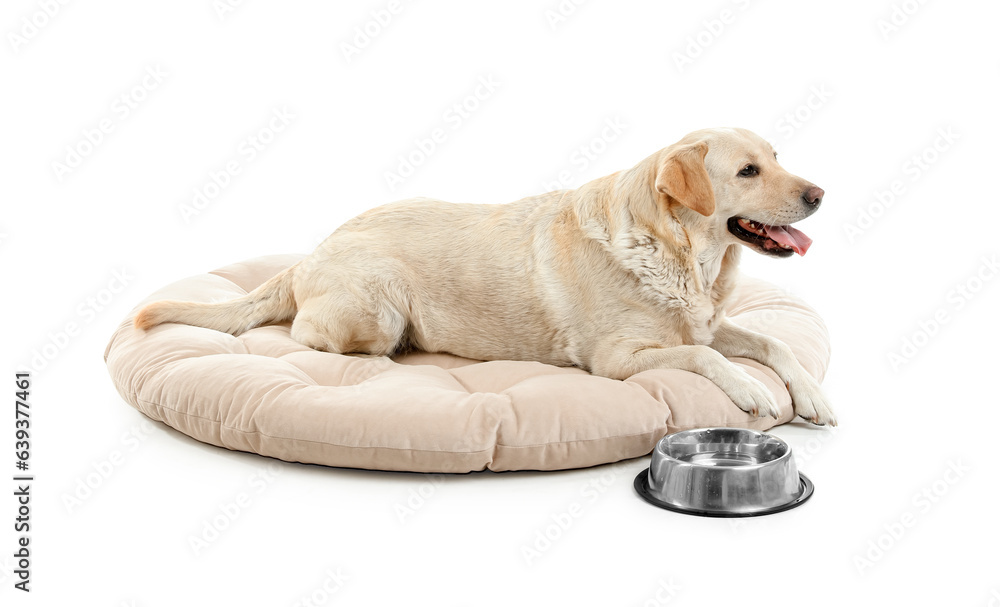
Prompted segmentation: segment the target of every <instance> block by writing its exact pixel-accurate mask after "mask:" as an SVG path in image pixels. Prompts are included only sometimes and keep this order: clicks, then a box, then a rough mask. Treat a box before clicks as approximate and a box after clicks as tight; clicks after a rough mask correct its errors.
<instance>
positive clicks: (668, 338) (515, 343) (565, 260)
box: [135, 129, 836, 424]
mask: <svg viewBox="0 0 1000 607" xmlns="http://www.w3.org/2000/svg"><path fill="white" fill-rule="evenodd" d="M748 164H753V165H755V166H756V167H758V169H759V175H756V176H753V177H745V176H744V177H741V176H739V175H738V173H739V171H740V170H741V169H742V168H744V167H746V166H747V165H748ZM809 188H815V186H813V185H812V184H811V183H809V182H808V181H806V180H804V179H801V178H799V177H796V176H794V175H791V174H790V173H788V172H787V171H785V170H784V169H782V168H781V167H780V166H779V165H778V163H777V160H776V159H775V155H774V151H773V149H772V148H771V146H770V145H769V144H768V143H767V142H766V141H764V140H763V139H761V138H760V137H758V136H757V135H755V134H753V133H751V132H749V131H746V130H742V129H712V130H704V131H697V132H694V133H691V134H690V135H688V136H686V137H685V138H684V139H682V140H681V141H679V142H677V143H676V144H674V145H672V146H670V147H667V148H665V149H663V150H660V151H659V152H657V153H655V154H653V155H652V156H650V157H648V158H646V159H645V160H643V161H642V162H640V163H639V164H638V165H636V166H635V167H633V168H631V169H629V170H625V171H620V172H618V173H614V174H612V175H609V176H607V177H602V178H600V179H596V180H594V181H591V182H589V183H587V184H584V185H583V186H582V187H580V188H578V189H576V190H562V191H558V192H551V193H548V194H542V195H539V196H533V197H529V198H525V199H523V200H519V201H517V202H513V203H510V204H501V205H473V204H451V203H447V202H442V201H438V200H430V199H414V200H406V201H402V202H397V203H393V204H388V205H385V206H382V207H378V208H375V209H372V210H370V211H368V212H366V213H363V214H362V215H360V216H358V217H356V218H354V219H352V220H350V221H348V222H347V223H346V224H344V225H343V226H342V227H341V228H340V229H338V230H337V231H336V232H334V233H333V235H331V236H330V237H329V238H327V239H326V241H324V242H323V243H322V244H321V245H320V246H319V247H318V248H317V249H316V250H315V251H314V252H313V253H312V254H311V255H310V256H308V257H307V258H305V259H304V260H302V261H301V262H299V263H298V264H296V265H294V266H292V267H291V268H289V269H288V270H286V271H285V272H283V273H281V274H279V275H277V276H275V277H274V278H272V279H271V280H269V281H268V282H266V283H264V284H263V285H262V286H261V287H259V288H258V289H256V290H255V291H253V292H252V293H250V294H248V295H246V296H245V297H241V298H238V299H235V300H232V301H229V302H222V303H211V304H206V303H192V302H176V301H160V302H155V303H152V304H150V305H148V306H147V307H145V308H144V309H142V310H141V311H140V312H139V314H138V315H137V316H136V319H135V325H136V326H137V327H140V328H143V329H148V328H150V327H153V326H155V325H157V324H160V323H164V322H182V323H187V324H193V325H198V326H202V327H208V328H213V329H217V330H220V331H226V332H229V333H233V334H238V333H240V332H242V331H245V330H247V329H249V328H252V327H254V326H257V325H261V324H266V323H274V322H281V321H287V320H292V319H294V320H293V322H292V329H291V335H292V337H293V338H294V339H296V340H297V341H299V342H301V343H303V344H305V345H307V346H310V347H313V348H316V349H319V350H325V351H329V352H341V353H346V352H356V353H366V354H373V355H388V354H392V353H393V352H396V351H399V350H401V349H405V348H411V347H412V348H418V349H422V350H426V351H429V352H450V353H452V354H457V355H459V356H464V357H467V358H473V359H480V360H496V359H513V360H535V361H540V362H543V363H548V364H553V365H576V366H579V367H581V368H583V369H587V370H589V371H591V372H592V373H595V374H598V375H603V376H606V377H610V378H617V379H623V378H627V377H629V376H631V375H633V374H635V373H639V372H641V371H645V370H647V369H657V368H672V369H684V370H687V371H691V372H694V373H699V374H701V375H703V376H705V377H707V378H709V379H710V380H712V381H713V382H715V384H716V385H718V386H719V387H720V388H721V389H722V390H723V391H725V393H726V394H727V395H728V396H729V397H730V398H731V399H732V400H733V402H734V403H736V405H737V406H739V407H740V408H741V409H743V410H745V411H748V412H751V413H753V414H757V415H772V416H777V415H778V409H777V406H776V405H775V403H774V400H773V397H772V396H771V394H770V392H769V391H768V389H767V388H766V387H765V386H764V385H763V384H762V383H761V382H759V381H757V380H756V379H754V378H752V377H750V375H748V374H747V373H745V372H744V371H742V370H741V369H740V368H739V367H737V366H735V365H733V364H731V363H730V362H729V361H728V360H726V358H725V357H726V356H743V357H748V358H751V359H755V360H757V361H759V362H761V363H762V364H765V365H767V366H769V367H771V368H772V369H774V370H775V372H776V373H777V374H778V375H779V376H780V377H781V379H782V380H783V381H785V382H786V384H787V385H788V387H789V391H790V393H791V396H792V400H793V404H794V408H795V412H796V413H797V414H798V415H799V416H801V417H803V418H805V419H808V420H810V421H812V422H814V423H818V424H827V423H830V424H835V423H836V420H835V418H834V415H833V413H832V411H831V409H830V406H829V405H828V403H827V401H826V399H825V398H824V396H823V395H822V393H821V391H820V388H819V385H818V384H817V382H816V381H815V380H814V379H813V378H812V377H811V376H810V375H809V374H808V373H807V372H806V371H805V370H804V369H803V368H802V366H801V365H800V364H799V363H798V362H797V361H796V360H795V358H794V356H793V355H792V353H791V351H790V350H789V348H788V347H787V346H786V345H784V344H783V343H781V342H779V341H777V340H775V339H772V338H770V337H766V336H763V335H760V334H757V333H754V332H752V331H749V330H747V329H743V328H741V327H738V326H737V325H735V324H733V323H732V322H730V321H728V320H727V319H726V317H725V313H724V311H723V308H724V304H725V302H726V299H727V297H728V296H729V294H730V292H731V291H732V288H733V286H734V282H735V280H736V272H737V264H738V262H739V258H740V251H741V250H742V246H743V245H744V243H743V241H741V240H739V239H738V238H736V236H734V235H733V234H732V233H730V231H729V230H728V228H727V221H728V220H729V218H731V217H736V216H739V217H746V218H749V219H752V220H755V221H759V222H761V223H768V224H778V225H785V224H789V223H792V222H794V221H797V220H799V219H802V218H804V217H806V216H808V215H809V214H810V213H811V212H812V211H813V210H815V206H812V207H810V205H807V204H805V203H804V202H803V200H802V196H803V192H804V191H807V190H808V189H809ZM817 190H818V188H817ZM819 191H820V192H822V191H821V190H819Z"/></svg>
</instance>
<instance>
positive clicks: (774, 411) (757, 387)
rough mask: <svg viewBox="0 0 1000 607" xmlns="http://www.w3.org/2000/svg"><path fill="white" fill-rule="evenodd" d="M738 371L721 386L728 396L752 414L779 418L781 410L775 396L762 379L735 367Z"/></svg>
mask: <svg viewBox="0 0 1000 607" xmlns="http://www.w3.org/2000/svg"><path fill="white" fill-rule="evenodd" d="M734 368H735V370H736V373H733V374H732V376H731V377H730V378H729V381H727V382H726V383H727V385H726V386H720V387H721V388H722V390H723V392H725V393H726V396H728V397H729V398H731V399H732V401H733V402H734V403H736V406H737V407H739V408H740V409H743V410H744V411H746V412H747V413H749V414H751V415H756V416H757V417H764V416H765V415H769V416H771V417H773V418H775V419H777V418H778V417H779V416H780V415H781V412H780V411H779V410H778V404H777V403H776V402H775V401H774V396H773V395H772V394H771V391H770V390H768V389H767V386H765V385H764V383H763V382H761V381H760V380H757V379H754V378H753V377H752V376H751V375H750V374H749V373H747V372H746V371H744V370H742V369H740V368H738V367H734Z"/></svg>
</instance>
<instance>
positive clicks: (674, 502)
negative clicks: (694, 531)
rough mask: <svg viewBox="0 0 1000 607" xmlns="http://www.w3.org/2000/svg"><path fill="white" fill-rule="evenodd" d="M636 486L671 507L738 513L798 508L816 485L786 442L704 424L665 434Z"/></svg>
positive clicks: (648, 497) (707, 513)
mask: <svg viewBox="0 0 1000 607" xmlns="http://www.w3.org/2000/svg"><path fill="white" fill-rule="evenodd" d="M635 490H636V492H638V493H639V495H640V496H641V497H642V498H643V499H645V500H646V501H647V502H649V503H651V504H653V505H655V506H659V507H661V508H666V509H668V510H674V511H676V512H683V513H685V514H696V515H699V516H728V517H737V516H760V515H763V514H773V513H775V512H782V511H784V510H788V509H790V508H794V507H796V506H798V505H800V504H802V503H803V502H805V501H806V500H807V499H809V498H810V497H811V496H812V493H813V484H812V482H811V481H810V480H809V479H808V478H806V477H805V476H804V475H802V474H800V473H799V471H798V470H797V469H796V467H795V460H794V459H793V458H792V449H791V447H789V446H788V443H786V442H785V441H783V440H781V439H779V438H777V437H774V436H771V435H769V434H764V433H763V432H757V431H756V430H744V429H741V428H704V429H698V430H687V431H685V432H678V433H677V434H671V435H669V436H665V437H663V438H662V439H661V440H660V442H658V443H657V444H656V448H655V449H654V450H653V458H652V461H651V462H650V465H649V469H648V470H645V471H643V472H642V473H640V474H639V476H637V477H635Z"/></svg>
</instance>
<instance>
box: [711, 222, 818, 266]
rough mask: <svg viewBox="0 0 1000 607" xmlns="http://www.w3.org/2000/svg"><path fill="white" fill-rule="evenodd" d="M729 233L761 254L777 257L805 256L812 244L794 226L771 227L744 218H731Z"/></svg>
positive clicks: (810, 240)
mask: <svg viewBox="0 0 1000 607" xmlns="http://www.w3.org/2000/svg"><path fill="white" fill-rule="evenodd" d="M729 231H730V232H732V233H733V235H735V236H736V237H737V238H739V239H740V240H742V241H744V242H746V243H748V244H751V245H753V246H754V247H755V248H757V250H759V251H760V252H761V253H767V254H768V255H775V256H777V257H788V256H789V255H791V254H792V253H798V254H799V255H805V254H806V251H808V250H809V245H811V244H812V239H811V238H809V237H808V236H806V235H805V234H803V233H802V232H801V231H799V230H796V229H795V228H793V227H792V226H769V225H767V224H764V223H760V222H757V221H753V220H751V219H746V218H744V217H730V218H729Z"/></svg>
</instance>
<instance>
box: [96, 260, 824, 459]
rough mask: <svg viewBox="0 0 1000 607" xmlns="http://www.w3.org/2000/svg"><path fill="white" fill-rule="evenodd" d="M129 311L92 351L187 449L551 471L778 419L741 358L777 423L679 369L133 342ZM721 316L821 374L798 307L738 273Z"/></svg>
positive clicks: (224, 285)
mask: <svg viewBox="0 0 1000 607" xmlns="http://www.w3.org/2000/svg"><path fill="white" fill-rule="evenodd" d="M299 259H301V256H299V255H280V256H270V257H262V258H259V259H253V260H250V261H246V262H243V263H238V264H234V265H231V266H227V267H225V268H222V269H220V270H216V271H214V272H211V273H209V274H203V275H201V276H193V277H191V278H187V279H184V280H181V281H178V282H176V283H174V284H172V285H170V286H167V287H165V288H163V289H161V290H159V291H157V292H156V293H154V294H153V295H152V296H151V297H149V298H147V299H146V300H145V301H143V302H142V303H141V304H140V306H137V307H136V310H138V309H139V307H141V306H142V305H144V304H146V303H148V302H151V301H155V300H159V299H186V300H192V301H221V300H225V299H230V298H233V297H237V296H240V295H243V294H245V293H247V292H248V291H251V290H253V289H254V288H255V287H257V286H258V285H260V284H261V283H263V282H264V281H265V280H266V279H268V278H269V277H271V276H273V275H274V274H277V273H278V272H279V271H281V270H283V269H284V268H286V267H288V266H290V265H292V264H293V263H295V262H296V261H298V260H299ZM136 310H133V314H134V312H135V311H136ZM133 314H130V315H129V317H128V318H126V319H125V320H124V321H123V322H122V324H121V326H120V327H119V328H118V330H117V331H116V332H115V334H114V335H113V336H112V338H111V342H110V343H109V344H108V348H107V351H106V352H105V356H104V357H105V360H106V362H107V365H108V370H109V371H110V373H111V377H112V380H113V381H114V384H115V386H116V387H117V389H118V392H119V393H120V394H121V395H122V397H123V398H124V399H125V400H126V401H128V403H129V404H131V405H132V406H133V407H135V408H136V409H138V410H139V411H141V412H143V413H144V414H146V415H147V416H149V417H150V418H152V419H155V420H159V421H162V422H164V423H165V424H167V425H168V426H171V427H173V428H176V429H177V430H180V431H181V432H183V433H185V434H188V435H190V436H192V437H194V438H196V439H198V440H200V441H204V442H206V443H211V444H213V445H218V446H220V447H226V448H228V449H237V450H241V451H250V452H253V453H259V454H261V455H267V456H271V457H276V458H279V459H283V460H287V461H297V462H308V463H315V464H325V465H329V466H345V467H352V468H369V469H380V470H413V471H419V472H468V471H471V470H482V469H485V468H488V469H490V470H557V469H563V468H578V467H584V466H593V465H596V464H601V463H606V462H613V461H617V460H621V459H627V458H632V457H638V456H641V455H644V454H647V453H649V452H650V451H651V450H652V448H653V446H654V444H655V443H656V441H657V440H659V439H660V438H661V437H662V436H663V435H664V434H667V433H670V432H677V431H680V430H686V429H689V428H695V427H705V426H734V427H744V428H755V429H758V430H765V429H767V428H770V427H771V426H773V425H775V423H784V422H787V421H789V420H791V419H792V417H793V416H792V409H791V404H790V399H789V396H788V393H787V391H786V390H785V387H784V385H782V383H781V382H780V381H779V380H778V377H777V375H775V373H774V372H773V371H771V370H770V369H768V368H765V367H763V366H762V365H760V364H758V363H756V362H753V361H749V360H746V359H734V360H735V361H736V363H737V364H739V365H741V366H743V367H744V368H745V369H746V370H747V371H749V372H750V374H752V375H753V376H754V377H756V378H758V379H760V380H762V381H763V382H764V383H765V384H766V385H767V386H768V387H770V388H771V390H772V391H773V392H774V394H775V395H776V397H777V400H778V404H779V405H780V406H781V410H782V416H781V418H780V419H779V420H777V421H775V420H773V419H770V418H760V419H754V418H751V417H750V416H749V415H748V414H747V413H744V412H743V411H741V410H740V409H738V408H737V407H736V406H735V405H734V404H733V403H732V402H731V401H730V400H729V399H728V398H727V397H726V396H725V395H724V394H723V393H722V391H721V390H719V389H718V388H717V387H716V386H715V385H714V384H712V383H711V382H710V381H708V380H707V379H705V378H703V377H701V376H699V375H695V374H693V373H688V372H686V371H676V370H656V371H646V372H644V373H639V374H637V375H635V376H633V377H631V378H629V379H627V380H625V381H616V380H612V379H607V378H603V377H596V376H592V375H590V374H588V373H586V372H584V371H581V370H580V369H575V368H561V367H553V366H549V365H544V364H541V363H534V362H513V361H494V362H478V361H472V360H467V359H463V358H458V357H456V356H451V355H448V354H428V353H423V352H420V353H412V354H406V355H403V356H400V357H397V358H395V359H393V360H390V359H388V358H373V357H363V356H344V355H339V354H329V353H325V352H317V351H315V350H312V349H309V348H307V347H305V346H302V345H300V344H298V343H297V342H295V341H293V340H292V339H291V337H289V328H288V325H287V324H285V325H276V326H267V327H260V328H257V329H253V330H251V331H248V332H246V333H244V334H243V335H240V336H239V337H233V336H232V335H228V334H226V333H220V332H218V331H213V330H210V329H203V328H200V327H191V326H187V325H179V324H165V325H161V326H159V327H156V328H154V329H152V330H150V331H148V332H143V331H139V330H136V329H133V328H132V315H133ZM730 315H731V317H732V318H733V319H734V320H735V321H736V322H739V323H740V324H743V325H745V326H748V327H749V328H752V329H755V330H758V331H761V332H763V333H767V334H770V335H773V336H775V337H777V338H779V339H781V340H782V341H784V342H785V343H787V344H788V345H789V346H791V348H792V350H793V351H794V352H795V354H796V356H797V357H798V359H799V361H801V362H802V364H803V365H804V366H805V368H806V369H807V370H808V371H809V372H810V373H811V374H812V375H813V376H814V377H816V378H817V379H820V380H821V379H822V376H823V373H824V372H825V370H826V366H827V363H828V361H829V356H830V349H829V337H828V335H827V332H826V328H825V327H824V325H823V322H822V321H821V320H820V319H819V317H818V316H817V315H816V313H815V312H814V311H813V310H811V309H810V308H809V307H808V306H806V305H805V304H803V303H802V302H801V301H798V300H797V299H795V298H793V297H790V296H789V295H787V294H786V293H784V292H782V291H781V290H780V289H778V288H776V287H774V286H772V285H769V284H767V283H764V282H761V281H755V280H754V281H752V280H749V279H746V278H744V279H743V282H742V284H741V285H740V287H739V288H738V290H737V293H736V294H735V297H734V299H733V303H732V306H731V309H730Z"/></svg>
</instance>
